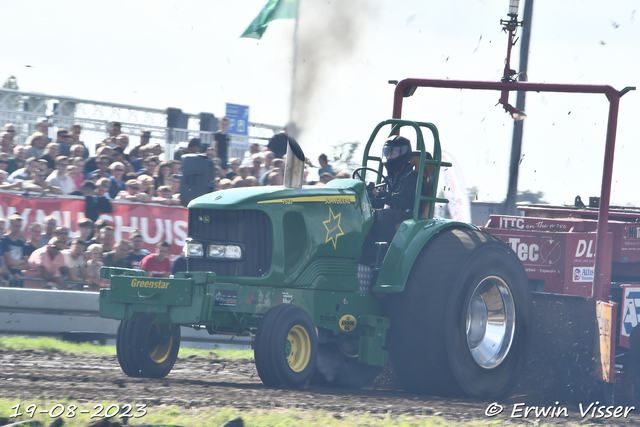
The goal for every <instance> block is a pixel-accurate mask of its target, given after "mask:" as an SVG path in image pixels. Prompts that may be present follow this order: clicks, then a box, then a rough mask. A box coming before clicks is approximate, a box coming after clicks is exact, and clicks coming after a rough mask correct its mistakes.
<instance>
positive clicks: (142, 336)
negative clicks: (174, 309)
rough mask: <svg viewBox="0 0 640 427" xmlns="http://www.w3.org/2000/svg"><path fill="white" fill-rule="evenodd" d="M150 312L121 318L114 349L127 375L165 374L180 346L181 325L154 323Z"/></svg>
mask: <svg viewBox="0 0 640 427" xmlns="http://www.w3.org/2000/svg"><path fill="white" fill-rule="evenodd" d="M155 320H156V316H155V314H153V313H147V314H145V315H144V316H143V317H142V319H141V320H139V321H131V320H123V321H122V322H121V323H120V327H119V328H118V338H117V339H116V351H117V354H118V361H119V362H120V367H121V368H122V371H123V372H124V373H125V374H127V375H128V376H130V377H144V378H164V377H166V376H167V374H169V372H171V369H172V368H173V365H174V363H175V361H176V359H177V358H178V351H179V350H180V325H173V324H162V323H157V322H156V321H155Z"/></svg>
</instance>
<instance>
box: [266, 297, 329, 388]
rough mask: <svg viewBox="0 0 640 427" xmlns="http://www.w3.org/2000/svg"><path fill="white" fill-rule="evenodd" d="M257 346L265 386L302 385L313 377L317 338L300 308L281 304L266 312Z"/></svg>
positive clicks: (307, 316)
mask: <svg viewBox="0 0 640 427" xmlns="http://www.w3.org/2000/svg"><path fill="white" fill-rule="evenodd" d="M254 347H255V351H254V357H255V360H256V369H257V370H258V375H260V379H261V380H262V382H263V383H264V384H265V385H266V386H269V387H277V386H284V387H287V388H300V387H302V386H304V385H305V384H306V383H307V381H309V379H310V378H311V375H312V374H313V371H314V368H315V364H316V357H317V354H318V337H317V334H316V329H315V326H314V325H313V321H312V320H311V318H310V317H309V315H308V314H307V312H306V311H304V310H303V309H301V308H300V307H297V306H295V305H291V304H281V305H279V306H276V307H273V308H271V309H270V310H269V311H267V312H266V313H265V315H264V317H263V318H262V320H261V321H260V324H259V325H258V330H257V332H256V340H255V344H254Z"/></svg>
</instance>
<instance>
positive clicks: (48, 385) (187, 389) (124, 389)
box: [0, 350, 640, 425]
mask: <svg viewBox="0 0 640 427" xmlns="http://www.w3.org/2000/svg"><path fill="white" fill-rule="evenodd" d="M384 383H385V382H384V381H378V382H377V383H376V384H378V386H380V385H381V384H384ZM386 383H387V384H391V383H392V381H391V382H389V381H387V382H386ZM0 397H3V398H8V399H9V400H10V401H13V400H15V403H16V404H17V403H21V404H22V405H25V406H26V405H28V404H30V403H34V404H38V405H39V406H41V405H43V402H44V404H45V405H48V406H49V407H51V406H53V405H54V404H55V403H57V402H61V401H64V399H73V400H76V401H78V402H81V403H82V402H86V403H87V409H91V408H92V407H93V404H95V403H99V402H109V403H113V404H118V405H124V404H127V403H129V404H132V405H134V408H135V404H136V403H144V404H147V408H148V410H149V411H153V408H154V407H155V406H158V405H178V406H180V407H185V408H190V407H233V408H237V409H240V410H254V409H261V410H270V409H273V408H291V409H295V410H309V409H321V410H324V411H326V412H329V413H334V414H336V416H337V417H339V414H346V413H367V412H368V413H371V414H385V415H386V414H389V415H391V416H397V415H418V416H441V417H445V418H446V419H448V420H450V421H457V422H465V421H471V420H484V421H490V420H495V419H498V420H502V421H508V422H509V423H519V422H521V423H526V424H530V423H532V422H535V421H536V417H535V415H531V414H530V415H529V417H528V418H512V417H510V415H511V413H512V412H513V409H514V407H515V406H514V405H516V404H517V403H525V404H526V405H527V406H535V405H538V406H540V407H542V406H545V407H549V406H551V407H552V408H554V407H556V408H561V407H562V406H563V405H561V404H555V402H551V401H549V402H545V401H544V399H543V400H540V401H528V400H526V399H525V398H524V397H522V396H514V397H512V398H510V399H507V400H505V401H502V402H499V404H500V405H502V406H503V407H504V411H503V412H502V413H501V414H499V415H497V416H496V417H488V416H487V415H485V411H486V410H487V407H488V406H489V404H490V403H491V402H479V401H475V400H469V399H443V398H438V397H432V396H418V395H413V394H409V393H406V392H403V391H401V390H385V389H373V388H367V389H363V390H343V389H333V388H323V387H309V388H307V389H305V390H277V389H271V388H267V387H265V386H264V385H263V384H262V383H261V382H260V379H259V377H258V374H257V371H256V369H255V365H254V363H253V361H249V360H223V359H205V358H201V357H189V358H186V359H178V361H177V362H176V365H175V367H174V369H173V371H172V372H171V373H170V374H169V375H168V376H167V377H166V378H164V379H160V380H157V379H143V378H129V377H127V376H126V375H124V374H123V373H122V371H121V370H120V367H119V365H118V361H117V359H116V357H115V356H84V355H82V356H80V355H74V354H60V353H55V352H46V351H36V350H25V351H13V350H0ZM523 399H525V400H523ZM590 403H591V402H584V404H583V406H584V405H588V404H590ZM519 408H522V407H519ZM566 408H567V409H566V412H567V413H568V415H569V417H568V418H566V417H564V416H561V417H560V418H555V417H550V416H547V417H540V418H539V422H540V423H545V424H565V423H567V422H575V423H578V422H580V423H581V424H583V425H584V424H585V423H591V422H595V423H598V424H601V423H602V422H603V420H592V419H591V418H589V417H588V416H587V418H586V419H585V418H583V417H581V416H580V408H579V407H578V406H569V405H568V406H566ZM555 412H556V413H557V412H560V411H559V409H556V411H555ZM636 414H640V409H639V410H638V411H632V412H631V414H630V415H629V416H628V417H627V418H616V419H610V420H604V422H605V423H607V424H610V423H615V424H627V425H639V424H640V416H639V415H636ZM8 415H9V414H0V416H5V417H6V416H8Z"/></svg>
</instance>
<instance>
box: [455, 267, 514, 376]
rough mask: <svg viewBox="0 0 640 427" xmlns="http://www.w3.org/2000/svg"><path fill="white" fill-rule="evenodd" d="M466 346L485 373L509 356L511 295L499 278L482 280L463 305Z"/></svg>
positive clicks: (511, 318)
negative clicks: (465, 311) (465, 323)
mask: <svg viewBox="0 0 640 427" xmlns="http://www.w3.org/2000/svg"><path fill="white" fill-rule="evenodd" d="M466 317H467V328H466V333H467V346H468V348H469V352H470V353H471V356H472V357H473V359H474V360H475V362H476V363H477V364H478V365H479V366H481V367H482V368H485V369H493V368H495V367H497V366H498V365H500V364H501V363H502V362H503V361H504V359H505V358H506V357H507V355H508V354H509V349H510V348H511V343H512V342H513V336H514V333H515V325H516V311H515V304H514V302H513V295H511V291H510V290H509V287H508V286H507V284H506V283H505V282H504V280H502V279H501V278H500V277H496V276H489V277H486V278H484V279H483V280H482V281H481V282H480V283H478V285H477V286H476V287H475V289H474V290H473V293H472V294H471V298H470V299H469V304H468V305H467V316H466Z"/></svg>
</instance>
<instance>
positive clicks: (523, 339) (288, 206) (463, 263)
mask: <svg viewBox="0 0 640 427" xmlns="http://www.w3.org/2000/svg"><path fill="white" fill-rule="evenodd" d="M383 128H384V129H385V131H386V132H389V133H388V134H389V135H392V134H397V133H399V132H400V131H401V130H405V131H406V130H411V129H413V131H414V132H415V139H414V141H415V144H416V148H417V151H415V152H414V157H413V159H412V163H414V165H415V167H416V169H417V171H418V178H417V179H418V182H417V190H416V191H417V196H416V200H415V205H414V209H413V218H412V219H409V220H407V221H404V222H402V223H400V224H398V225H397V233H396V234H395V237H394V238H393V240H392V241H391V242H378V243H376V245H377V246H378V255H379V256H378V259H377V262H376V264H375V265H373V266H365V265H360V264H358V259H359V257H360V255H361V252H362V246H363V242H364V240H365V237H366V235H367V233H368V231H369V229H370V228H371V225H372V223H373V209H372V208H371V204H370V199H369V195H368V192H367V186H366V184H365V175H366V173H367V172H371V173H375V174H377V175H378V177H377V180H376V181H377V184H380V183H381V182H382V181H383V174H382V172H383V170H382V168H383V166H382V163H381V159H380V157H376V156H372V155H370V153H369V151H370V148H371V145H372V143H373V142H374V140H375V138H376V136H377V134H378V132H380V131H382V130H383ZM423 130H429V131H430V132H431V135H432V137H433V147H432V150H431V152H430V153H429V152H427V150H426V149H425V143H424V138H423V134H422V132H423ZM303 160H304V154H303V153H302V151H301V150H300V148H299V147H297V145H296V146H294V145H290V147H289V150H288V153H287V159H286V170H285V185H284V187H252V188H240V189H234V190H225V191H219V192H214V193H209V194H206V195H203V196H201V197H198V198H196V199H194V200H193V201H192V202H191V203H190V204H189V222H188V239H187V241H186V247H185V253H186V256H187V263H188V272H185V273H179V274H176V275H175V277H172V278H169V279H165V278H147V277H145V273H144V272H143V271H138V270H128V269H118V268H103V269H102V272H101V274H102V276H103V277H106V278H109V279H111V287H110V289H104V290H102V291H101V293H100V314H101V316H102V317H107V318H113V319H121V320H122V322H121V323H120V327H119V328H118V336H117V353H118V361H119V362H120V366H121V368H122V370H123V372H124V373H125V374H127V375H129V376H132V377H151V378H161V377H164V376H166V375H167V374H168V373H169V372H170V371H171V369H172V367H173V365H174V362H175V361H176V358H177V353H178V348H179V345H180V326H185V327H193V328H196V329H200V328H206V329H207V331H208V332H209V333H210V334H233V335H239V336H241V335H244V336H247V335H254V336H255V338H254V351H255V363H256V368H257V370H258V373H259V375H260V379H261V380H262V382H263V383H264V384H265V385H266V386H269V387H287V388H299V387H303V386H304V385H306V384H312V385H313V384H316V385H327V386H334V387H354V388H357V387H363V386H365V385H367V384H369V383H370V382H371V381H372V380H374V379H375V377H376V376H377V375H378V373H379V372H380V370H381V369H382V367H383V366H385V365H386V364H387V362H388V359H389V356H390V359H391V361H392V364H393V369H394V371H395V374H396V375H397V378H398V380H399V381H400V382H401V384H402V385H403V386H404V387H405V388H406V389H407V390H408V391H411V392H417V393H429V394H438V395H443V396H458V395H468V396H471V397H475V398H494V397H497V396H503V395H505V394H506V393H507V392H509V390H510V389H511V388H512V387H513V386H514V384H515V382H516V381H517V379H518V375H519V373H520V372H521V371H522V369H523V365H524V362H525V359H526V356H527V347H528V342H529V339H530V330H531V325H532V305H531V295H530V291H529V288H528V285H527V277H526V275H525V271H524V269H523V267H522V264H521V263H520V261H519V260H518V257H517V256H516V254H515V253H514V252H513V251H512V250H511V249H510V247H509V246H508V245H505V244H504V243H502V242H500V241H499V240H498V239H497V238H494V237H492V236H491V235H489V234H486V233H484V232H481V231H479V230H478V228H477V227H475V226H474V225H471V224H466V223H462V222H457V221H450V220H442V219H434V218H433V213H434V207H435V203H446V202H447V200H446V199H440V198H438V197H437V188H438V174H439V171H440V169H441V168H442V167H449V166H451V165H450V164H447V163H444V162H442V161H441V149H440V141H439V136H438V131H437V129H436V127H435V126H434V125H433V124H431V123H421V122H413V121H407V120H400V119H392V120H387V121H384V122H382V123H380V124H379V125H378V126H377V127H376V129H375V130H374V132H373V133H372V135H371V137H370V139H369V141H368V142H367V145H366V147H365V150H364V156H363V162H362V168H358V169H357V170H356V171H355V172H354V174H353V179H339V180H333V181H331V182H330V183H329V184H327V185H326V186H322V187H317V186H316V187H303V186H302V178H301V177H302V171H303V169H304V164H303ZM376 163H377V167H375V168H372V167H371V166H372V165H373V166H375V165H376Z"/></svg>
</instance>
